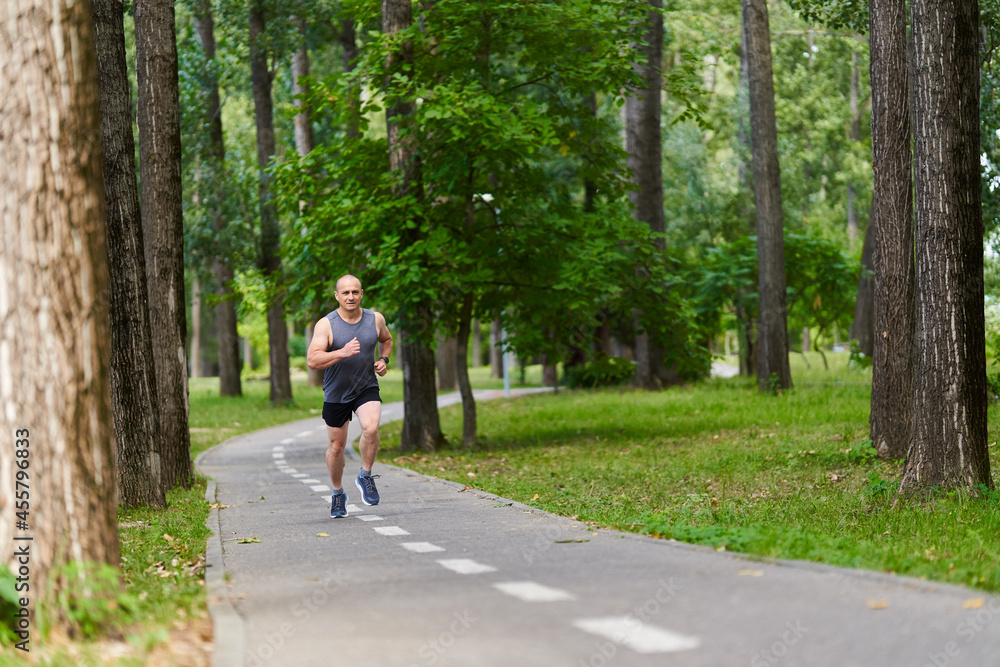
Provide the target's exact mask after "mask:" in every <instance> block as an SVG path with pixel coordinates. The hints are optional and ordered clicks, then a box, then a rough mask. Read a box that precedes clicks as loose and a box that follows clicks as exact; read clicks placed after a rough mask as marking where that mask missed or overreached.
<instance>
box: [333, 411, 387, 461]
mask: <svg viewBox="0 0 1000 667" xmlns="http://www.w3.org/2000/svg"><path fill="white" fill-rule="evenodd" d="M354 414H356V415H357V416H358V421H359V422H360V423H361V439H360V440H359V441H358V449H359V450H360V452H359V453H360V454H361V467H362V468H363V469H364V470H366V471H368V472H371V471H372V466H373V465H375V456H376V455H377V454H378V445H379V437H378V425H379V422H380V421H381V420H382V404H381V403H380V402H379V401H368V402H367V403H364V404H362V405H359V406H358V409H357V410H356V411H355V413H354ZM341 460H343V458H341Z"/></svg>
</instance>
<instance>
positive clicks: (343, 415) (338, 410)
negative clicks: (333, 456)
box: [323, 387, 382, 428]
mask: <svg viewBox="0 0 1000 667" xmlns="http://www.w3.org/2000/svg"><path fill="white" fill-rule="evenodd" d="M371 401H378V402H379V403H381V402H382V397H381V396H379V393H378V387H372V388H370V389H365V390H364V391H363V392H361V393H360V394H359V395H358V397H357V398H355V399H354V400H353V401H351V402H350V403H323V421H325V422H326V425H327V426H332V427H333V428H339V427H341V426H343V425H344V424H346V423H347V422H349V421H351V419H353V417H351V413H353V412H355V411H357V409H358V408H359V407H361V406H362V405H364V404H365V403H370V402H371Z"/></svg>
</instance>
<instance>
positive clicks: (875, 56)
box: [869, 0, 914, 459]
mask: <svg viewBox="0 0 1000 667" xmlns="http://www.w3.org/2000/svg"><path fill="white" fill-rule="evenodd" d="M869 21H870V28H871V37H870V44H871V57H870V58H871V63H870V71H871V82H872V169H873V171H874V180H873V190H872V217H873V220H872V221H871V222H870V223H869V224H870V225H873V226H874V228H875V232H874V239H872V240H873V243H874V245H873V247H872V271H873V272H874V276H873V278H872V279H873V281H874V289H875V306H874V311H875V329H874V331H875V339H874V341H873V346H872V406H871V415H870V417H869V421H870V423H871V439H872V443H873V444H874V446H875V449H876V450H877V451H878V453H879V456H881V457H882V458H892V459H899V458H903V456H904V455H905V454H906V450H907V447H908V446H909V443H910V432H911V428H912V415H913V412H912V410H913V327H914V313H913V280H914V278H913V186H912V175H911V168H912V159H911V157H912V154H911V152H910V85H909V72H908V69H909V68H908V66H907V45H906V3H905V1H904V0H874V2H872V3H871V7H870V19H869Z"/></svg>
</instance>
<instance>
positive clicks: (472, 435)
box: [455, 199, 476, 449]
mask: <svg viewBox="0 0 1000 667" xmlns="http://www.w3.org/2000/svg"><path fill="white" fill-rule="evenodd" d="M470 201H471V199H470ZM471 323H472V292H467V293H466V294H465V296H463V297H462V310H461V312H460V313H459V315H458V333H457V335H456V338H457V341H456V342H457V344H456V345H455V366H456V367H457V368H458V390H459V392H460V393H461V394H462V446H463V447H465V448H467V449H471V448H472V447H475V446H476V399H475V397H474V396H473V395H472V383H471V382H470V381H469V329H470V328H471Z"/></svg>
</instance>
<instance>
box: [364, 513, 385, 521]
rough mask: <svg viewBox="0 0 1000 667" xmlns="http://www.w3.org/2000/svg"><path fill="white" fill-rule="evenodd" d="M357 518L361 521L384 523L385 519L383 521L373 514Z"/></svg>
mask: <svg viewBox="0 0 1000 667" xmlns="http://www.w3.org/2000/svg"><path fill="white" fill-rule="evenodd" d="M358 518H359V519H361V520H362V521H385V519H383V518H382V517H380V516H376V515H374V514H372V515H370V516H359V517H358Z"/></svg>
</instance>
